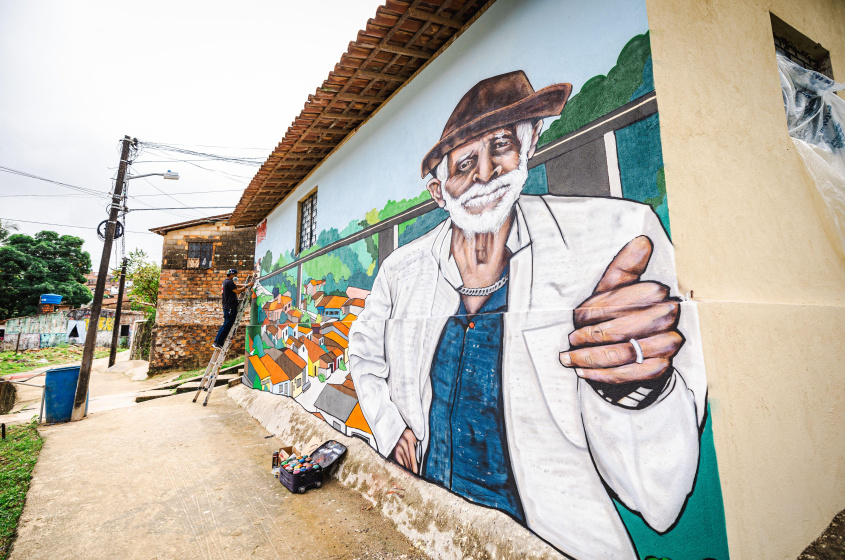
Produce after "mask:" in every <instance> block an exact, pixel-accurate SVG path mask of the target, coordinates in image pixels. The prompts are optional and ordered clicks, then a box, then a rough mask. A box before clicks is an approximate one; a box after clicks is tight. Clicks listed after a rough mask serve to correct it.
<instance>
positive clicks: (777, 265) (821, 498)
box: [646, 0, 845, 560]
mask: <svg viewBox="0 0 845 560" xmlns="http://www.w3.org/2000/svg"><path fill="white" fill-rule="evenodd" d="M646 4H647V8H648V16H649V27H650V29H651V44H652V53H653V60H654V77H655V84H656V89H657V92H658V100H659V105H660V126H661V137H662V141H663V157H664V161H665V164H666V184H667V191H668V200H669V211H670V219H671V223H672V234H673V235H672V237H673V241H674V243H675V247H676V261H677V270H678V280H679V283H680V285H681V288H682V290H683V291H689V290H694V295H695V299H696V300H697V301H699V302H700V311H701V326H702V338H703V341H704V350H705V358H706V362H707V376H708V380H709V386H710V398H711V409H712V414H713V428H714V438H715V441H716V449H717V456H718V460H719V471H720V478H721V482H722V491H723V497H724V502H725V510H726V511H725V513H726V522H727V529H728V538H729V542H730V548H731V555H732V557H733V558H741V559H749V558H759V559H765V560H774V559H781V558H783V559H787V558H795V557H796V556H797V555H798V554H799V553H800V551H801V550H802V549H803V548H804V547H806V546H807V545H808V544H809V543H810V542H811V541H812V540H813V539H815V538H816V537H817V536H818V535H819V533H820V532H821V531H822V530H823V529H824V528H825V527H826V526H827V524H828V523H829V522H830V520H831V519H832V518H833V516H834V515H835V514H836V513H837V512H838V511H840V510H842V509H845V258H843V257H842V255H841V254H840V253H838V251H837V249H836V246H835V245H834V239H833V238H832V237H831V236H830V234H829V229H828V230H827V231H826V227H827V226H826V223H825V220H826V218H825V216H824V214H823V210H822V208H821V206H820V205H821V201H820V198H819V196H818V194H817V192H816V190H815V186H814V185H813V183H812V182H811V180H810V178H809V176H808V175H807V174H806V172H805V171H804V168H803V165H802V163H801V160H800V159H799V157H798V154H797V153H796V152H795V150H794V149H793V146H792V142H791V140H790V139H789V136H788V134H787V131H786V119H785V116H784V111H783V105H782V99H781V93H780V83H779V80H778V73H777V66H776V63H775V51H774V45H773V41H772V33H771V23H770V17H769V12H770V11H771V12H772V13H774V14H775V15H777V16H778V17H780V18H781V19H782V20H784V21H786V22H787V23H789V24H790V25H792V26H793V27H795V28H796V29H798V30H799V31H801V32H802V33H804V34H805V35H807V36H809V37H810V38H812V39H814V40H815V41H818V42H819V43H821V44H822V45H823V46H824V47H825V48H827V49H828V50H829V51H830V53H831V61H832V64H833V72H834V77H835V78H836V79H838V80H839V81H843V80H845V32H843V30H845V2H842V1H841V0H805V1H802V2H792V1H789V0H708V1H700V2H690V1H689V0H647V2H646Z"/></svg>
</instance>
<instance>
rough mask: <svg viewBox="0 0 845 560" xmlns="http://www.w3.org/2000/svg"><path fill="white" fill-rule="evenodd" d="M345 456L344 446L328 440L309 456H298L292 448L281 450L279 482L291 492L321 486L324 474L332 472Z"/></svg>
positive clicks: (302, 491)
mask: <svg viewBox="0 0 845 560" xmlns="http://www.w3.org/2000/svg"><path fill="white" fill-rule="evenodd" d="M344 455H346V446H345V445H343V444H342V443H339V442H337V441H334V440H329V441H327V442H325V443H324V444H322V445H321V446H320V447H318V448H317V449H315V450H314V452H313V453H311V455H300V454H299V453H296V450H295V449H294V448H290V447H288V448H282V449H281V450H280V456H279V459H278V461H279V482H281V483H282V484H284V486H285V488H287V489H288V490H290V491H291V492H299V493H300V494H301V493H304V492H305V491H306V490H308V489H309V488H319V487H320V486H322V485H323V477H324V476H325V475H326V472H327V471H329V473H330V472H331V471H333V470H334V469H335V468H336V467H337V465H338V463H339V462H340V459H342V458H343V456H344Z"/></svg>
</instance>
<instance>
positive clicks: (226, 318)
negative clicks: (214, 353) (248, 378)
mask: <svg viewBox="0 0 845 560" xmlns="http://www.w3.org/2000/svg"><path fill="white" fill-rule="evenodd" d="M237 273H238V271H237V270H235V269H234V268H230V269H229V270H228V272H226V279H225V280H223V286H222V288H221V291H222V293H223V326H221V327H220V330H219V331H217V338H215V339H214V342H213V343H212V346H213V347H215V348H223V343H224V342H225V341H226V337H227V336H229V330H230V329H231V328H232V325H233V324H234V323H235V315H236V314H237V312H238V294H240V293H241V292H243V291H244V290H246V289H247V288H248V287H249V286H248V284H236V283H235V280H236V278H235V274H237Z"/></svg>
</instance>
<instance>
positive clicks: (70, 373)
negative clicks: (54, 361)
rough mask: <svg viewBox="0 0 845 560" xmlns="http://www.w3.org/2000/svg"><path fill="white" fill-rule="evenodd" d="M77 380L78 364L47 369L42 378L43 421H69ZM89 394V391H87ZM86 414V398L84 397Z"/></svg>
mask: <svg viewBox="0 0 845 560" xmlns="http://www.w3.org/2000/svg"><path fill="white" fill-rule="evenodd" d="M78 380H79V366H71V367H62V368H53V369H48V370H47V374H46V376H45V379H44V422H46V423H47V424H58V423H60V422H69V421H70V415H71V412H72V411H73V398H74V397H75V396H76V383H77V381H78ZM89 396H90V391H89ZM85 414H86V415H87V414H88V399H87V397H86V399H85Z"/></svg>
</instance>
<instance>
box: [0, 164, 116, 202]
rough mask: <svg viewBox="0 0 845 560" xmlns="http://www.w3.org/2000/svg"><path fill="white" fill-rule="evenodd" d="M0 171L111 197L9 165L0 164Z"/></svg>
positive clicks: (94, 194) (104, 193)
mask: <svg viewBox="0 0 845 560" xmlns="http://www.w3.org/2000/svg"><path fill="white" fill-rule="evenodd" d="M0 171H2V172H4V173H11V174H12V175H20V176H21V177H27V178H29V179H36V180H38V181H44V182H46V183H52V184H54V185H59V186H61V187H67V188H69V189H73V190H75V191H79V192H83V193H86V194H90V195H93V196H102V197H111V195H110V194H109V193H107V192H103V191H98V190H95V189H88V188H85V187H77V186H76V185H70V184H68V183H62V182H61V181H54V180H52V179H47V178H46V177H39V176H38V175H34V174H32V173H27V172H26V171H20V170H18V169H12V168H11V167H4V166H2V165H0Z"/></svg>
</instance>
